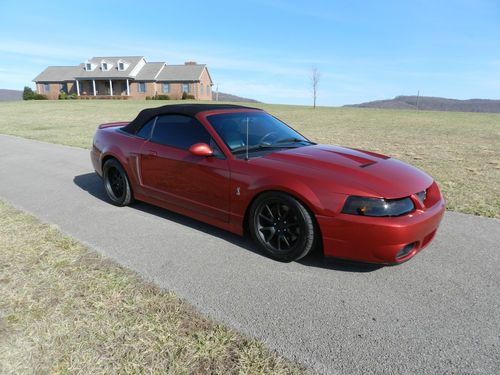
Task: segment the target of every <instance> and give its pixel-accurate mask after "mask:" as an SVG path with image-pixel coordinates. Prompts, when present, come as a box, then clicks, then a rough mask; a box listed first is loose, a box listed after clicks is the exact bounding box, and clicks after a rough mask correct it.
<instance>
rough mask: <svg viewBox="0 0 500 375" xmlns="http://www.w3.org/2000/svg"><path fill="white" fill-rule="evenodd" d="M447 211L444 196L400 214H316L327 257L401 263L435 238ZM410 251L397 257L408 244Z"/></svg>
mask: <svg viewBox="0 0 500 375" xmlns="http://www.w3.org/2000/svg"><path fill="white" fill-rule="evenodd" d="M444 211H445V206H444V199H443V198H442V197H441V196H440V197H439V199H438V200H437V201H436V202H435V203H434V204H433V205H432V206H431V207H428V208H425V209H422V210H416V211H414V212H412V213H411V214H408V215H405V216H400V217H366V216H357V215H347V214H339V215H337V216H335V217H329V216H320V215H317V216H316V218H317V221H318V224H319V227H320V229H321V233H322V237H323V252H324V255H325V256H331V257H337V258H344V259H350V260H356V261H361V262H369V263H380V264H398V263H402V262H405V261H407V260H408V259H410V258H412V257H413V256H415V254H417V253H418V252H420V251H421V250H422V249H424V248H425V247H426V246H427V245H429V243H430V242H431V241H432V239H433V238H434V235H435V234H436V231H437V229H438V227H439V223H440V222H441V219H442V218H443V215H444ZM409 244H414V246H413V248H412V249H411V251H410V252H409V253H408V254H406V255H405V256H403V257H399V258H397V257H396V255H397V254H398V252H399V251H400V250H401V249H402V248H403V247H405V246H407V245H409Z"/></svg>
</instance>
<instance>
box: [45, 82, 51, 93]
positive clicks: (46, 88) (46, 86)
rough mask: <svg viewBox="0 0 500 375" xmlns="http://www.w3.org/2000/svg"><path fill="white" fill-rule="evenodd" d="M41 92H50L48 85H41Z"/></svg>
mask: <svg viewBox="0 0 500 375" xmlns="http://www.w3.org/2000/svg"><path fill="white" fill-rule="evenodd" d="M43 91H45V92H50V83H44V84H43Z"/></svg>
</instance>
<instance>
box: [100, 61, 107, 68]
mask: <svg viewBox="0 0 500 375" xmlns="http://www.w3.org/2000/svg"><path fill="white" fill-rule="evenodd" d="M101 69H102V70H108V63H105V62H103V63H101Z"/></svg>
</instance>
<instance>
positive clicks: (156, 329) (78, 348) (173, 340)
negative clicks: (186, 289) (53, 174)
mask: <svg viewBox="0 0 500 375" xmlns="http://www.w3.org/2000/svg"><path fill="white" fill-rule="evenodd" d="M0 296H1V298H0V373H1V374H4V375H7V374H16V375H18V374H49V373H55V374H85V375H86V374H132V373H134V374H302V373H305V371H304V370H302V369H299V368H298V367H296V366H295V365H293V364H291V363H289V362H287V361H285V360H283V359H281V358H279V357H278V356H277V355H276V354H274V353H272V352H270V351H268V350H267V349H265V348H264V347H263V345H262V344H259V343H258V342H255V341H252V340H249V339H247V338H245V337H242V336H241V335H240V334H238V333H235V332H233V331H231V330H229V329H227V328H225V327H223V326H221V325H219V324H217V323H215V322H213V321H211V320H208V319H207V318H204V317H202V316H200V314H198V313H197V312H195V311H194V310H193V309H192V308H191V307H190V306H189V305H187V304H186V303H185V302H183V301H182V300H180V299H179V298H177V297H176V296H175V295H173V294H171V293H167V292H163V291H161V290H159V289H158V288H156V287H154V286H152V285H150V284H148V283H145V282H144V281H142V280H141V279H140V278H139V277H138V276H136V275H135V274H134V273H132V272H131V271H128V270H126V269H123V268H121V267H120V266H118V265H116V264H114V263H112V262H111V261H109V260H106V259H103V258H101V257H100V256H99V255H98V254H96V253H95V252H93V251H90V250H89V249H87V248H85V247H84V246H83V245H81V244H79V243H78V242H76V241H75V240H72V239H71V238H69V237H66V236H64V235H63V234H61V233H60V232H59V231H58V230H57V229H56V228H54V227H52V226H49V225H47V224H42V223H40V222H39V221H38V220H37V219H35V218H34V217H33V216H30V215H27V214H24V213H21V212H19V211H17V210H15V209H13V208H12V207H11V206H9V205H7V204H5V203H3V202H1V201H0Z"/></svg>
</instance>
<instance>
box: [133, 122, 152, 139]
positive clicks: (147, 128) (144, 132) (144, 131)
mask: <svg viewBox="0 0 500 375" xmlns="http://www.w3.org/2000/svg"><path fill="white" fill-rule="evenodd" d="M155 119H156V117H155V118H152V119H151V120H149V121H148V122H146V123H145V124H144V126H143V127H142V128H141V130H139V131H138V132H137V133H136V135H137V136H139V137H141V138H144V139H149V138H150V137H151V130H153V124H154V123H155Z"/></svg>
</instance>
